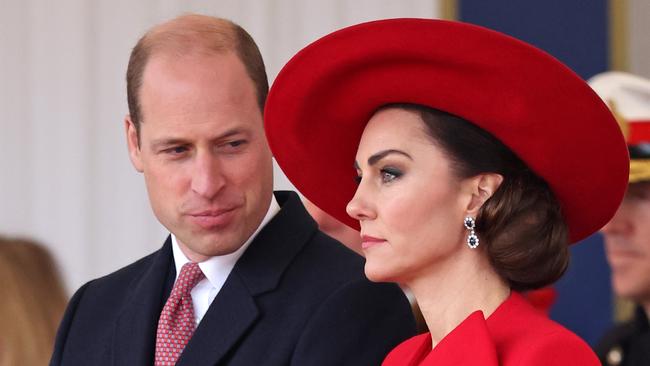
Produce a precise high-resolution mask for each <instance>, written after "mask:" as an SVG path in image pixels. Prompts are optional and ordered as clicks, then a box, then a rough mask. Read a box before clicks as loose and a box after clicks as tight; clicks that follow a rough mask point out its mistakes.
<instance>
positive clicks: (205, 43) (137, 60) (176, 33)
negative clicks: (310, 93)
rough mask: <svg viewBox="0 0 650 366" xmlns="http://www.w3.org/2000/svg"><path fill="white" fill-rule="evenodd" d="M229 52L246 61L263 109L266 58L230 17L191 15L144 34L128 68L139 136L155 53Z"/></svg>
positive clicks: (131, 108) (131, 110)
mask: <svg viewBox="0 0 650 366" xmlns="http://www.w3.org/2000/svg"><path fill="white" fill-rule="evenodd" d="M230 51H233V52H235V54H236V55H237V57H238V58H239V59H240V60H241V62H242V63H243V64H244V67H245V68H246V73H247V74H248V76H249V77H250V78H251V80H252V81H253V84H254V86H255V91H256V94H257V102H258V105H259V107H260V111H262V112H263V111H264V103H265V101H266V95H267V94H268V91H269V83H268V79H267V76H266V69H265V67H264V61H263V59H262V55H261V54H260V51H259V49H258V47H257V45H256V44H255V41H254V40H253V38H252V37H251V36H250V34H248V32H246V31H245V30H244V29H243V28H242V27H240V26H239V25H237V24H235V23H233V22H232V21H230V20H227V19H222V18H216V17H211V16H207V15H199V14H188V15H182V16H179V17H177V18H174V19H172V20H170V21H167V22H165V23H162V24H160V25H157V26H155V27H154V28H152V29H151V30H149V31H148V32H147V33H146V34H145V35H144V36H142V38H140V40H139V41H138V43H137V44H136V45H135V47H134V48H133V50H132V51H131V57H130V58H129V66H128V68H127V71H126V92H127V100H128V104H129V113H130V115H131V121H133V124H134V125H135V128H136V131H137V132H138V136H139V135H140V123H141V122H142V114H141V112H142V111H141V105H140V96H139V92H140V88H141V86H142V77H143V74H144V70H145V67H146V65H147V62H148V60H149V58H150V57H151V56H152V55H154V54H168V55H172V56H176V55H177V56H182V55H185V54H189V53H192V52H194V53H205V54H222V53H226V52H230Z"/></svg>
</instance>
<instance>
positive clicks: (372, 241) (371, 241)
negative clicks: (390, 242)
mask: <svg viewBox="0 0 650 366" xmlns="http://www.w3.org/2000/svg"><path fill="white" fill-rule="evenodd" d="M385 242H386V239H382V238H375V237H374V236H370V235H361V248H362V249H367V248H370V247H373V246H376V245H379V244H383V243H385Z"/></svg>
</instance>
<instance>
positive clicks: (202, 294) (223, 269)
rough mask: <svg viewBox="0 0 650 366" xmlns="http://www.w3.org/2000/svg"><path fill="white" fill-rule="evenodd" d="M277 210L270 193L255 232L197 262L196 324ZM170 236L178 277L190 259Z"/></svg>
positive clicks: (195, 288)
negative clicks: (232, 248)
mask: <svg viewBox="0 0 650 366" xmlns="http://www.w3.org/2000/svg"><path fill="white" fill-rule="evenodd" d="M278 211H280V205H278V202H277V201H276V200H275V196H273V195H272V198H271V204H270V206H269V210H268V211H267V212H266V216H264V219H262V222H261V223H260V226H258V227H257V229H256V230H255V232H253V235H251V236H250V238H248V240H246V242H245V243H244V245H242V246H241V247H240V248H239V249H237V250H236V251H234V252H232V253H230V254H226V255H220V256H216V257H212V258H210V259H208V260H205V261H203V262H201V263H199V268H201V271H202V272H203V274H204V275H205V278H204V279H202V280H201V281H199V283H197V284H196V286H195V287H194V289H192V292H191V294H192V304H193V305H194V320H195V321H196V324H197V325H198V324H199V323H200V322H201V319H203V316H204V315H205V313H206V312H207V311H208V308H209V307H210V304H212V301H213V300H214V298H215V297H217V294H218V293H219V291H220V290H221V287H223V284H224V283H225V282H226V279H227V278H228V276H229V275H230V272H231V271H232V269H233V267H235V263H237V260H239V257H241V256H242V254H244V252H245V251H246V248H248V246H249V245H250V243H251V242H252V241H253V239H255V237H256V236H257V234H258V233H259V232H260V230H261V229H262V228H263V227H264V225H266V224H267V223H268V222H269V221H270V220H271V219H272V218H273V216H275V214H276V213H278ZM171 237H172V253H173V255H174V264H175V265H176V279H178V275H179V273H180V270H181V268H183V265H184V264H185V263H187V262H189V261H190V260H189V259H188V258H187V257H186V256H185V254H184V253H183V251H182V250H181V248H180V247H179V246H178V241H177V240H176V236H175V235H174V234H171ZM174 281H175V280H174Z"/></svg>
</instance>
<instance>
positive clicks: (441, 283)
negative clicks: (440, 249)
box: [405, 249, 510, 347]
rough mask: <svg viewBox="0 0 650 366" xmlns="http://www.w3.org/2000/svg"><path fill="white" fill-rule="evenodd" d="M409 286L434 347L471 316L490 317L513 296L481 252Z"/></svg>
mask: <svg viewBox="0 0 650 366" xmlns="http://www.w3.org/2000/svg"><path fill="white" fill-rule="evenodd" d="M467 250H468V251H469V250H471V249H467ZM405 285H406V286H407V287H408V288H410V289H411V291H413V294H414V295H415V298H416V300H417V302H418V305H419V307H420V310H421V311H422V315H423V316H424V320H425V321H426V323H427V327H428V328H429V331H430V332H431V340H432V343H433V347H435V346H436V345H437V344H438V342H440V340H442V338H444V337H445V336H446V335H447V334H449V333H450V332H451V331H452V330H453V329H454V328H456V326H458V325H459V324H460V323H461V322H462V321H463V320H465V318H467V317H468V316H469V315H470V314H471V313H473V312H475V311H477V310H481V311H483V314H484V316H485V317H486V318H487V317H489V316H490V315H491V314H492V313H493V312H494V310H496V308H497V307H498V306H499V305H501V303H503V302H504V301H505V300H506V299H507V298H508V296H509V295H510V288H509V287H508V285H507V284H506V283H505V282H504V281H503V280H502V279H501V278H500V277H499V275H498V274H497V273H496V272H495V271H494V269H493V268H492V266H491V265H490V263H489V262H488V259H487V258H486V256H485V255H484V254H483V253H481V252H479V251H476V252H473V251H472V252H469V253H461V254H459V256H457V257H455V258H447V260H445V262H444V263H439V264H437V265H435V266H431V267H430V270H429V271H428V272H424V273H421V274H420V275H418V276H416V277H413V278H412V279H411V280H409V281H407V282H406V283H405Z"/></svg>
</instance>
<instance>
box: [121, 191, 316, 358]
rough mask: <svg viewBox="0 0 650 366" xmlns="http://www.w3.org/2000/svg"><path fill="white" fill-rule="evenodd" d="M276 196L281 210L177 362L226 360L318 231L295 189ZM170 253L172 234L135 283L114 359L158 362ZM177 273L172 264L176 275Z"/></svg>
mask: <svg viewBox="0 0 650 366" xmlns="http://www.w3.org/2000/svg"><path fill="white" fill-rule="evenodd" d="M275 197H276V199H277V201H278V203H279V204H280V206H281V207H282V208H281V210H280V212H278V213H277V214H276V215H275V217H274V218H273V219H272V220H271V221H270V222H269V223H268V224H267V225H266V226H265V227H264V228H262V230H261V231H260V232H259V234H258V235H257V236H256V238H255V239H254V240H253V242H252V243H251V245H250V246H249V247H248V249H247V250H246V252H245V253H244V254H243V255H242V257H241V258H240V259H239V261H238V262H237V264H236V265H235V267H234V268H233V271H232V272H231V274H230V276H229V277H228V279H227V280H226V283H225V284H224V286H223V287H222V289H221V290H220V292H219V294H218V295H217V297H216V298H215V299H214V301H213V303H212V305H211V306H210V308H209V309H208V312H207V313H206V314H205V316H204V317H203V320H202V321H201V323H200V324H199V326H198V328H197V329H196V331H195V333H194V336H193V337H192V339H190V342H189V343H188V345H187V346H186V348H185V350H184V351H183V354H182V355H181V358H180V359H179V360H178V363H177V365H179V366H181V365H196V364H203V363H205V361H206V360H209V361H210V362H211V363H213V364H216V363H218V362H219V361H220V360H222V359H223V357H224V356H225V355H226V354H227V353H228V351H229V350H230V349H231V348H232V347H233V346H234V345H235V344H236V343H237V341H238V340H239V339H240V338H241V337H242V336H243V335H244V334H245V333H246V331H247V330H248V329H249V328H250V327H251V326H252V325H253V324H254V323H255V321H256V320H257V319H258V318H259V310H258V308H257V305H256V304H255V296H257V295H260V294H262V293H265V292H268V291H272V290H273V289H275V288H276V287H277V285H278V283H279V281H280V278H281V277H282V275H283V273H284V272H285V270H286V269H287V267H288V266H289V264H290V263H291V261H292V260H293V258H294V257H295V256H296V255H297V254H298V253H299V252H300V250H301V249H302V248H303V246H304V244H305V243H306V242H307V240H309V238H311V237H312V236H313V235H314V233H315V232H316V231H317V225H316V222H315V221H314V220H313V219H312V218H311V217H310V216H309V214H308V213H307V211H306V210H305V208H304V206H303V205H302V202H301V201H300V198H299V197H298V195H297V194H296V193H293V192H276V193H275ZM171 257H172V255H171V241H170V239H169V238H168V239H167V241H166V242H165V245H164V246H163V248H162V249H161V250H160V251H158V252H157V253H155V254H154V259H153V262H152V264H151V265H150V266H149V268H147V269H146V270H145V272H144V274H143V275H142V277H140V279H139V280H137V283H136V284H135V285H134V286H133V288H134V290H133V296H132V300H131V301H130V303H129V306H128V307H127V308H126V309H125V311H124V312H123V313H122V314H121V316H120V318H119V319H118V322H117V325H116V331H115V339H114V340H113V342H114V357H113V359H114V364H115V365H143V364H152V363H153V353H154V345H155V339H156V327H157V324H158V316H159V315H160V310H161V309H162V305H163V303H164V299H166V297H167V296H166V295H167V293H168V292H169V289H167V290H166V289H165V287H166V286H165V283H166V282H167V280H168V278H167V277H168V274H169V273H170V267H173V265H172V258H171ZM174 274H175V273H174V271H173V269H172V271H171V275H172V281H173V278H174V277H173V276H174ZM161 294H165V296H161ZM118 350H119V351H118Z"/></svg>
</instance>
